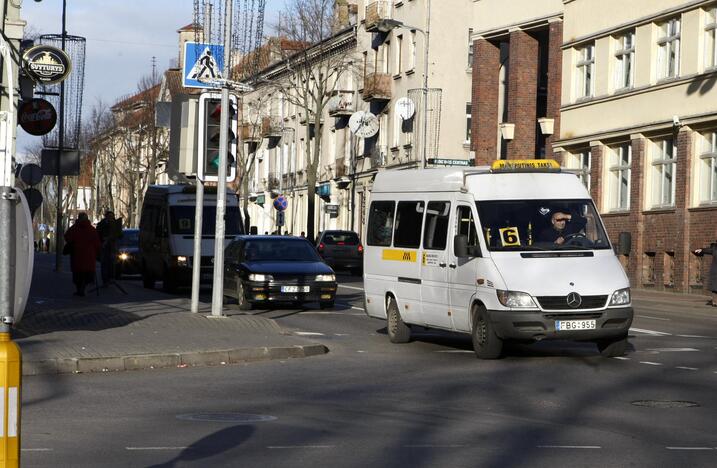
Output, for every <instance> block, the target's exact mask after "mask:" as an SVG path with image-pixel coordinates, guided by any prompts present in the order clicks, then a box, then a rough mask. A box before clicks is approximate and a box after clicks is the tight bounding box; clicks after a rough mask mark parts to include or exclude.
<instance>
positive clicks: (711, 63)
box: [705, 7, 717, 69]
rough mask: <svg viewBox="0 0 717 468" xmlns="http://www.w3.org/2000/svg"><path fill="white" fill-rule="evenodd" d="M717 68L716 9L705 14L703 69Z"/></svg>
mask: <svg viewBox="0 0 717 468" xmlns="http://www.w3.org/2000/svg"><path fill="white" fill-rule="evenodd" d="M715 67H717V7H711V8H709V9H708V10H707V11H706V12H705V68H706V69H709V68H715Z"/></svg>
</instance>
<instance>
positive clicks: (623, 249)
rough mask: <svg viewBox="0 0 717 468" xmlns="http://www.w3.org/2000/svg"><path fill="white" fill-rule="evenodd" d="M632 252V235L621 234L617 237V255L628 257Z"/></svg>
mask: <svg viewBox="0 0 717 468" xmlns="http://www.w3.org/2000/svg"><path fill="white" fill-rule="evenodd" d="M631 250H632V234H630V233H629V232H621V233H620V234H619V235H618V237H617V254H618V255H630V251H631Z"/></svg>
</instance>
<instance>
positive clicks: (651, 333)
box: [630, 327, 672, 336]
mask: <svg viewBox="0 0 717 468" xmlns="http://www.w3.org/2000/svg"><path fill="white" fill-rule="evenodd" d="M630 331H631V332H638V333H645V334H647V335H654V336H671V335H672V333H666V332H660V331H655V330H645V329H644V328H635V327H632V328H630Z"/></svg>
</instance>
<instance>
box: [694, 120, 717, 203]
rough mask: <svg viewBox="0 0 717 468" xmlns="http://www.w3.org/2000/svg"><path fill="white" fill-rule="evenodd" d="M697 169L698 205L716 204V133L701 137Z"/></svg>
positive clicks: (705, 134)
mask: <svg viewBox="0 0 717 468" xmlns="http://www.w3.org/2000/svg"><path fill="white" fill-rule="evenodd" d="M701 136H702V149H701V151H700V156H699V161H698V162H697V167H698V169H697V170H698V180H699V185H700V188H699V200H700V203H715V202H717V132H707V133H703V134H702V135H701Z"/></svg>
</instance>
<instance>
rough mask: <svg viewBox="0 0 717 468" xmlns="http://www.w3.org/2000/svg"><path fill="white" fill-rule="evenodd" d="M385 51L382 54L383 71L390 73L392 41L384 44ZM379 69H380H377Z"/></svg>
mask: <svg viewBox="0 0 717 468" xmlns="http://www.w3.org/2000/svg"><path fill="white" fill-rule="evenodd" d="M381 52H383V53H382V54H381V68H380V70H381V72H383V73H385V74H388V73H389V66H390V63H389V61H390V57H391V41H386V43H385V44H384V45H383V50H382V51H381ZM376 71H378V70H376Z"/></svg>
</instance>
